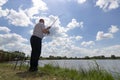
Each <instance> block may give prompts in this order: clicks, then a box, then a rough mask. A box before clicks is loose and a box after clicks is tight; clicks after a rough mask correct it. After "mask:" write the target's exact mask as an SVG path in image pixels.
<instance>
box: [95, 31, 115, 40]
mask: <svg viewBox="0 0 120 80" xmlns="http://www.w3.org/2000/svg"><path fill="white" fill-rule="evenodd" d="M109 38H113V34H111V33H104V32H103V31H98V33H97V36H96V40H103V39H109Z"/></svg>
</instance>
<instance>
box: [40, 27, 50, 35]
mask: <svg viewBox="0 0 120 80" xmlns="http://www.w3.org/2000/svg"><path fill="white" fill-rule="evenodd" d="M50 28H51V26H49V27H47V28H45V29H42V32H43V33H45V34H49V33H50V32H49V29H50Z"/></svg>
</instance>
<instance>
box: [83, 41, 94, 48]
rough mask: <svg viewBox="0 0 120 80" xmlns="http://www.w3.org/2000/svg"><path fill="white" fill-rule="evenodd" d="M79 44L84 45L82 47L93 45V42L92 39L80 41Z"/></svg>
mask: <svg viewBox="0 0 120 80" xmlns="http://www.w3.org/2000/svg"><path fill="white" fill-rule="evenodd" d="M81 45H82V46H84V47H87V46H90V47H92V46H94V45H95V42H94V41H88V42H86V41H83V42H82V43H81Z"/></svg>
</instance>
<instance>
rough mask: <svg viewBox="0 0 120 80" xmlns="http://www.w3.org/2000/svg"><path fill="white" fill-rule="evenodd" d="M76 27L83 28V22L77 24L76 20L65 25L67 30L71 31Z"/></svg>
mask: <svg viewBox="0 0 120 80" xmlns="http://www.w3.org/2000/svg"><path fill="white" fill-rule="evenodd" d="M76 27H80V28H83V22H77V21H76V19H72V21H71V22H70V23H68V25H67V30H71V29H74V28H76Z"/></svg>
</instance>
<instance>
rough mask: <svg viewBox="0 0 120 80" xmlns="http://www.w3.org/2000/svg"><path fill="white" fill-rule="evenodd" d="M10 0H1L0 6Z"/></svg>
mask: <svg viewBox="0 0 120 80" xmlns="http://www.w3.org/2000/svg"><path fill="white" fill-rule="evenodd" d="M7 1H8V0H0V7H1V6H3V5H4V4H5V3H7Z"/></svg>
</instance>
